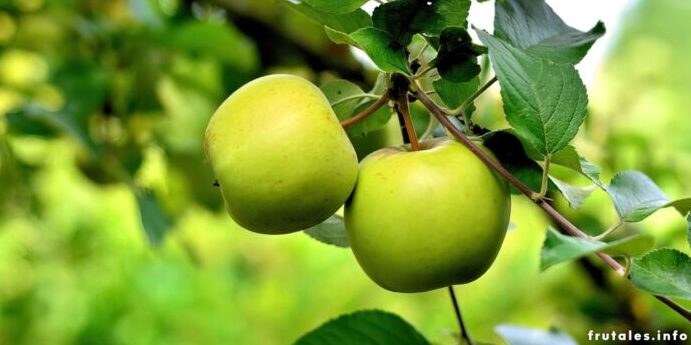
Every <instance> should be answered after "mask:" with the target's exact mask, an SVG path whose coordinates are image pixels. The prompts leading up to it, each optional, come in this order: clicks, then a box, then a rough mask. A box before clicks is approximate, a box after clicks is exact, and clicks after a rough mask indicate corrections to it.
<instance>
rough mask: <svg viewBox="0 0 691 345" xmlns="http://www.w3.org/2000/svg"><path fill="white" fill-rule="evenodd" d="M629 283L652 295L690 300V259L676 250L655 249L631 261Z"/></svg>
mask: <svg viewBox="0 0 691 345" xmlns="http://www.w3.org/2000/svg"><path fill="white" fill-rule="evenodd" d="M631 281H632V282H633V284H634V285H635V286H636V287H638V288H639V289H641V290H645V291H648V292H650V293H652V294H656V295H663V296H670V297H677V298H683V299H691V258H689V256H688V255H686V254H684V253H682V252H680V251H678V250H676V249H672V248H662V249H657V250H655V251H652V252H650V253H648V254H647V255H645V256H643V257H641V258H637V259H635V260H634V261H633V265H632V266H631Z"/></svg>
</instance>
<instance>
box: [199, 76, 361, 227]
mask: <svg viewBox="0 0 691 345" xmlns="http://www.w3.org/2000/svg"><path fill="white" fill-rule="evenodd" d="M204 148H205V152H206V155H207V158H208V160H209V161H210V163H211V167H212V170H213V172H214V174H215V176H216V178H217V180H218V183H219V186H220V189H221V194H222V195H223V199H224V201H225V203H226V209H227V211H228V213H229V214H230V216H231V218H233V220H235V222H237V223H238V224H239V225H240V226H242V227H244V228H246V229H248V230H251V231H254V232H258V233H264V234H284V233H290V232H294V231H298V230H303V229H306V228H309V227H311V226H313V225H316V224H319V223H320V222H322V221H324V220H325V219H326V218H328V217H329V216H331V215H332V214H333V213H334V212H336V210H338V208H339V207H341V205H343V203H344V202H345V201H346V199H347V198H348V196H349V195H350V193H351V191H352V190H353V187H354V186H355V182H356V181H357V175H358V163H357V162H358V161H357V157H356V154H355V149H354V148H353V146H352V144H351V143H350V141H349V140H348V136H347V135H346V133H345V131H344V130H343V128H342V127H341V125H340V122H339V121H338V119H337V118H336V115H335V114H334V112H333V110H332V109H331V106H330V105H329V102H328V100H327V99H326V97H325V96H324V95H323V94H322V92H321V91H320V90H319V89H318V88H317V87H316V86H314V85H313V84H312V83H310V82H309V81H307V80H305V79H303V78H300V77H296V76H291V75H282V74H279V75H270V76H265V77H261V78H258V79H255V80H253V81H251V82H249V83H247V84H245V85H244V86H242V87H241V88H239V89H238V90H236V91H235V92H234V93H233V94H232V95H230V96H229V97H228V98H227V99H226V100H225V102H223V104H222V105H221V106H220V107H219V108H218V110H217V111H216V112H215V113H214V115H213V117H212V118H211V120H210V121H209V125H208V127H207V130H206V134H205V138H204Z"/></svg>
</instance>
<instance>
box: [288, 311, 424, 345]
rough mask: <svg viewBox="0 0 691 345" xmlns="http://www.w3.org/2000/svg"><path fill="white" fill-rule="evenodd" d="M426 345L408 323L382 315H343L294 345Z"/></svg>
mask: <svg viewBox="0 0 691 345" xmlns="http://www.w3.org/2000/svg"><path fill="white" fill-rule="evenodd" d="M353 344H358V345H384V344H396V345H429V344H430V343H429V342H428V341H427V340H426V339H425V338H424V337H423V336H422V335H421V334H420V333H418V331H416V330H415V328H413V326H411V325H410V324H409V323H407V322H406V321H405V320H403V319H402V318H401V317H399V316H398V315H395V314H391V313H388V312H384V311H378V310H368V311H357V312H355V313H352V314H348V315H342V316H340V317H338V318H337V319H334V320H331V321H329V322H327V323H325V324H323V325H321V326H319V327H318V328H317V329H315V330H313V331H311V332H309V333H307V334H305V335H304V336H303V337H302V338H300V339H298V341H297V342H295V345H353Z"/></svg>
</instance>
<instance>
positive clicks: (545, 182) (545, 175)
mask: <svg viewBox="0 0 691 345" xmlns="http://www.w3.org/2000/svg"><path fill="white" fill-rule="evenodd" d="M551 160H552V156H551V155H550V154H547V155H546V156H545V167H544V168H543V169H542V181H541V182H540V192H539V193H538V194H537V195H536V196H535V198H537V199H542V198H544V197H545V195H547V189H548V188H549V163H550V161H551Z"/></svg>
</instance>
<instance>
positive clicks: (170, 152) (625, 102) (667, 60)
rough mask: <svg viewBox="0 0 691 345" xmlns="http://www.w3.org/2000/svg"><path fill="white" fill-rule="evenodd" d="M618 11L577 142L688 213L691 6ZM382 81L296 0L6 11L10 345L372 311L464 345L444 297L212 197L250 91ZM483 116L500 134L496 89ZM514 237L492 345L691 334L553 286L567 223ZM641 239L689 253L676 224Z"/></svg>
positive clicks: (308, 321)
mask: <svg viewBox="0 0 691 345" xmlns="http://www.w3.org/2000/svg"><path fill="white" fill-rule="evenodd" d="M559 2H560V1H552V2H551V3H555V5H558V3H559ZM590 3H592V4H595V2H589V4H590ZM491 6H492V4H491V2H489V3H484V4H482V5H479V4H475V3H474V4H473V11H474V13H476V14H477V13H487V12H491ZM611 6H612V5H610V7H611ZM614 6H615V7H616V6H618V9H617V11H616V15H614V16H612V17H611V18H610V19H611V20H616V22H617V25H615V27H614V28H612V29H613V30H610V32H609V34H608V35H609V36H608V37H609V38H608V40H607V41H608V42H609V43H608V44H606V46H597V45H596V47H595V48H594V49H599V50H600V51H602V52H604V53H601V54H599V55H597V56H596V59H595V60H594V61H593V59H591V60H590V61H591V62H589V63H590V64H591V66H592V68H591V70H592V78H590V77H589V78H590V79H591V80H589V93H590V113H589V116H588V119H587V123H586V125H585V127H584V129H583V130H582V131H581V133H580V134H579V137H578V138H577V140H576V142H575V145H576V147H577V148H578V150H579V151H580V152H581V154H583V155H585V156H586V157H587V158H589V159H590V160H591V161H593V162H594V163H596V164H598V165H600V166H601V167H602V168H603V176H604V179H605V181H607V180H608V179H609V178H610V177H611V176H612V175H613V174H614V173H615V172H617V171H620V170H624V169H637V170H641V171H643V172H645V173H646V174H648V175H649V176H651V177H653V179H654V180H655V181H656V182H657V183H658V184H659V185H660V186H661V187H662V188H663V190H665V191H666V192H667V193H668V194H669V195H670V196H671V197H681V196H689V195H691V179H690V178H689V177H690V176H691V139H689V133H690V132H691V110H689V109H691V97H689V95H690V94H691V63H689V61H691V40H690V39H689V35H690V34H691V21H689V18H691V2H689V1H685V0H638V1H618V2H616V5H614ZM488 8H489V10H490V11H487V9H488ZM556 8H557V9H558V6H557V7H556ZM586 12H587V11H585V12H584V13H586ZM566 17H567V18H569V16H566ZM571 17H573V13H572V14H571ZM593 20H594V19H593ZM590 24H593V22H591V23H590ZM606 24H610V23H608V22H606ZM604 44H605V43H598V45H604ZM367 66H368V65H367V64H366V63H364V64H363V63H362V61H359V60H358V59H357V58H356V57H354V55H353V53H352V51H350V50H349V49H348V48H347V47H344V46H338V45H334V44H332V43H330V42H329V41H328V39H327V38H326V36H325V35H324V33H323V30H321V29H320V28H319V26H318V25H316V24H315V23H313V22H310V21H309V20H308V19H306V18H304V17H302V16H301V15H299V14H297V13H294V12H292V11H290V10H288V9H287V8H285V7H283V6H282V5H281V4H280V1H279V0H198V1H191V0H130V1H128V0H106V1H103V0H0V344H32V345H33V344H262V345H263V344H267V345H271V344H290V343H292V342H293V341H294V340H296V339H297V338H298V337H299V336H300V335H301V334H303V333H305V332H306V331H308V330H310V329H312V328H314V327H316V326H318V325H319V324H321V323H322V322H324V321H326V320H328V319H330V318H332V317H335V316H337V315H339V314H342V313H347V312H351V311H354V310H358V309H370V308H377V309H384V310H387V311H392V312H395V313H398V314H400V315H401V316H403V317H404V318H405V319H406V320H408V321H409V322H411V323H412V324H414V325H415V326H416V327H417V328H418V329H419V330H420V331H421V332H422V333H423V334H425V335H426V336H427V337H428V338H430V339H432V340H433V341H435V342H436V343H439V344H451V343H453V338H452V336H451V335H452V332H455V319H454V315H453V312H452V309H451V305H450V303H449V300H448V297H447V294H446V291H444V290H440V291H432V292H428V293H422V294H397V293H391V292H387V291H385V290H383V289H381V288H379V287H377V286H376V285H375V284H374V283H372V282H371V281H370V280H369V279H368V278H367V277H366V276H365V275H364V273H363V272H362V271H361V270H360V268H359V267H358V265H357V263H356V261H355V259H354V257H353V256H352V254H351V253H350V252H349V251H348V250H343V249H339V248H336V247H331V246H328V245H324V244H321V243H319V242H316V241H314V240H312V239H311V238H309V237H308V236H306V235H304V234H302V233H296V234H291V235H286V236H273V237H272V236H262V235H258V234H254V233H250V232H248V231H244V230H242V229H240V228H239V227H238V226H237V225H235V224H233V223H232V221H231V220H230V218H229V217H228V216H227V215H226V214H225V213H224V211H223V207H222V204H221V200H220V197H219V194H218V192H217V191H216V190H215V189H214V188H213V186H212V185H211V182H212V181H213V177H212V176H211V174H210V171H209V168H208V166H207V164H206V162H205V160H204V156H203V153H202V137H203V131H204V129H205V126H206V123H207V121H208V119H209V117H210V116H211V114H212V113H213V110H214V109H215V107H216V106H217V105H218V104H219V103H220V102H221V101H222V100H223V99H224V98H225V97H226V96H227V95H228V94H229V93H230V92H231V91H232V90H234V89H235V88H237V87H238V86H239V85H242V84H243V83H245V82H247V81H249V80H251V79H252V78H255V77H257V76H260V75H264V74H267V73H276V72H284V73H293V74H298V75H302V76H305V77H307V78H310V79H311V80H313V81H314V82H315V83H317V84H319V83H321V82H323V81H325V80H329V79H333V78H347V79H350V80H353V81H356V82H358V83H359V84H361V85H362V86H363V87H365V88H367V87H369V86H371V85H372V83H373V81H374V78H375V77H376V73H375V72H373V71H371V70H369V69H368V68H367ZM477 106H478V111H477V113H476V120H477V121H479V122H480V123H483V124H486V125H488V126H493V127H497V126H501V125H502V120H501V116H502V115H501V102H500V99H499V97H498V93H497V90H496V89H492V91H491V92H490V93H488V94H487V95H485V96H483V97H482V98H481V99H480V100H479V102H478V104H477ZM277 145H279V143H277ZM571 182H573V183H580V182H583V181H578V180H572V181H571ZM144 190H148V191H149V192H144ZM306 192H309V191H306ZM556 203H557V204H558V205H559V206H560V208H561V209H562V210H563V211H564V212H565V213H566V214H568V216H569V217H570V218H571V219H573V220H574V221H575V222H576V223H577V224H578V225H580V226H582V227H583V228H584V229H586V230H587V231H591V232H598V231H600V230H601V229H604V228H605V227H607V226H608V225H609V224H611V223H612V222H613V221H614V220H615V216H616V215H615V212H614V211H613V209H612V208H611V206H610V205H609V201H608V199H607V196H606V195H604V193H600V192H596V193H595V194H594V195H593V196H592V197H591V198H590V199H589V201H588V202H587V203H586V204H585V205H584V206H583V210H582V211H579V212H573V211H570V210H569V209H568V208H567V206H566V204H565V203H564V202H563V200H561V199H559V198H557V200H556ZM140 211H141V212H144V213H145V214H146V215H147V217H146V218H145V221H146V222H153V223H152V224H150V225H151V227H150V228H151V229H158V230H160V231H159V232H156V231H154V232H151V231H150V233H148V234H147V233H145V232H144V230H143V227H142V219H141V218H140ZM512 223H513V224H514V225H515V226H514V227H513V230H512V231H510V232H509V234H508V236H507V239H506V242H505V245H504V247H503V248H502V250H501V253H500V255H499V258H498V259H497V262H496V264H495V265H494V266H493V267H492V268H491V270H490V271H489V272H488V273H487V274H486V275H485V276H483V277H482V278H481V279H479V280H478V281H476V282H473V283H472V284H468V285H465V286H461V287H458V289H457V291H458V294H459V297H460V300H461V304H462V308H463V311H464V314H465V317H466V321H467V323H468V326H469V329H470V331H471V332H472V335H473V336H474V337H475V338H477V339H484V340H489V341H496V342H498V341H499V338H498V337H497V335H496V334H495V333H494V331H493V328H494V326H496V325H497V324H507V323H510V324H517V325H523V326H528V327H535V328H543V329H546V328H549V327H558V328H560V329H563V330H565V331H567V332H568V333H570V334H571V335H572V336H574V337H575V338H577V339H580V340H583V339H584V338H585V337H586V334H587V330H589V329H593V330H595V331H602V332H606V331H612V330H618V331H627V330H629V329H632V330H639V331H653V332H656V331H657V330H658V329H659V330H672V329H678V330H682V331H686V332H687V333H691V327H690V326H689V324H688V323H687V322H686V321H684V320H683V319H682V318H680V317H678V316H676V315H675V314H674V313H672V312H670V311H669V310H668V309H667V308H665V307H664V306H663V305H661V304H660V303H659V302H657V301H656V300H654V299H653V298H652V297H650V296H649V295H647V294H644V293H641V292H639V291H637V290H636V289H635V288H633V287H632V286H631V285H630V284H629V283H628V282H626V281H622V280H620V279H617V278H616V277H613V275H612V274H611V272H609V271H608V269H607V268H605V267H603V266H602V265H601V264H600V263H599V262H597V261H596V260H591V259H583V260H579V261H577V262H574V263H570V264H562V265H559V266H556V267H553V268H551V269H549V270H548V271H546V272H545V273H541V274H540V273H539V272H538V263H539V252H540V247H541V243H542V241H543V239H544V231H545V228H546V226H547V224H548V220H547V219H545V218H544V217H543V216H542V214H541V213H540V210H538V209H536V208H535V207H533V206H532V205H531V204H530V202H528V201H526V200H525V199H524V198H521V197H516V198H514V208H513V214H512ZM168 225H170V226H168ZM166 229H167V230H166ZM164 231H165V233H163V232H164ZM631 231H642V232H648V233H652V234H654V235H655V236H656V237H657V241H658V246H671V247H675V248H678V249H680V250H682V251H685V252H687V253H688V252H689V248H688V247H687V244H686V232H687V224H686V223H685V221H684V220H683V218H681V217H680V216H679V215H677V214H675V212H674V211H671V210H665V211H662V212H659V213H658V214H656V215H654V216H653V217H650V218H649V219H648V220H646V221H645V222H643V223H639V224H635V225H628V226H627V228H626V229H625V230H624V231H623V232H624V233H626V232H631ZM686 305H687V306H688V303H687V304H686Z"/></svg>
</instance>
